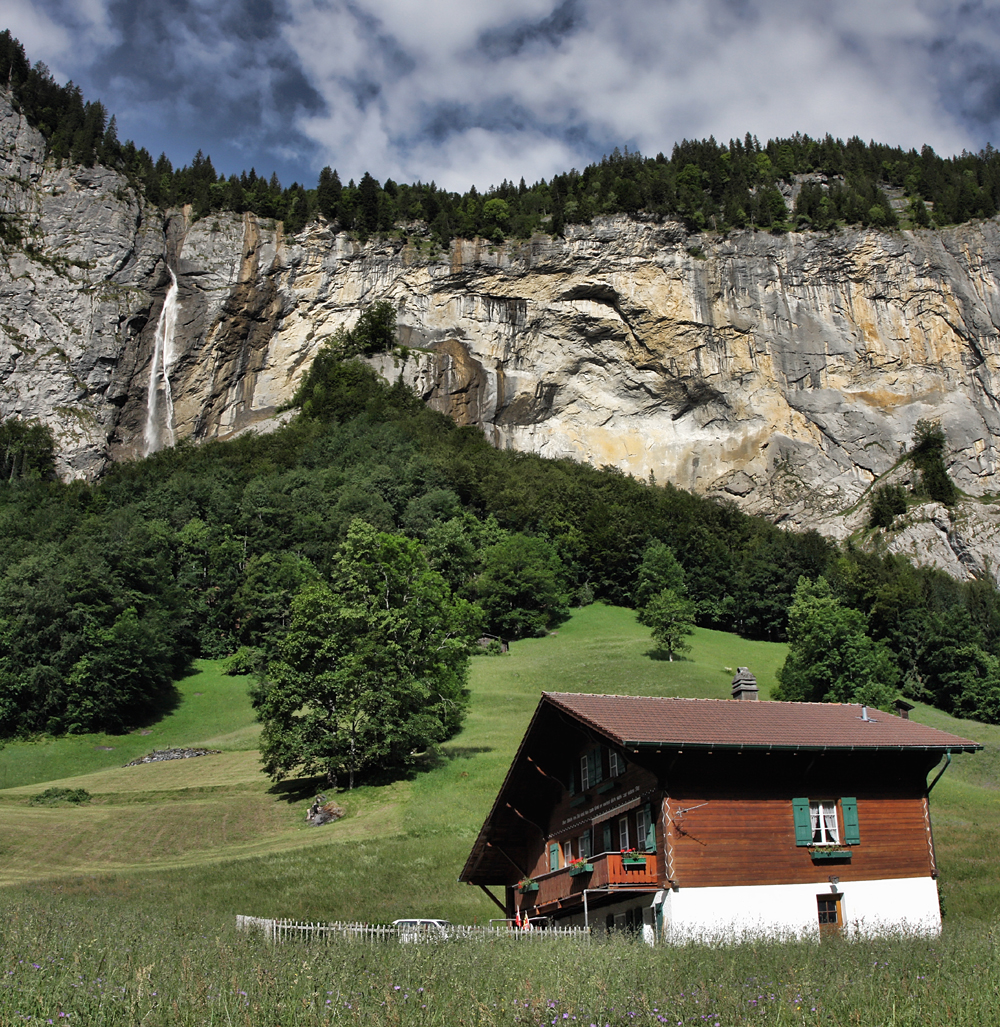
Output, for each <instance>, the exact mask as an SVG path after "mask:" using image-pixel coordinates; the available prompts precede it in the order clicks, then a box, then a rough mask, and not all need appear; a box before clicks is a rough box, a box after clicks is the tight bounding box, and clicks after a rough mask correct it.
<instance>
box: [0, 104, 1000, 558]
mask: <svg viewBox="0 0 1000 1027" xmlns="http://www.w3.org/2000/svg"><path fill="white" fill-rule="evenodd" d="M43 153H44V148H43V145H42V140H41V138H40V136H39V135H38V133H36V132H34V130H32V129H31V128H29V127H28V126H27V125H26V124H25V123H24V122H23V119H21V118H20V117H19V116H18V115H17V114H16V113H14V112H13V111H12V110H11V109H10V107H9V104H6V103H4V102H3V100H2V98H0V214H2V216H3V218H4V220H5V224H6V225H7V226H8V228H9V227H10V226H13V228H15V229H16V232H17V234H18V236H19V239H20V241H19V242H16V243H8V244H6V245H4V246H3V247H2V257H0V416H2V417H8V416H12V415H17V416H20V417H24V418H31V417H37V418H40V419H41V420H43V421H45V422H46V423H48V424H50V425H51V426H52V428H53V430H54V432H55V434H56V438H57V441H58V444H59V449H60V469H61V472H62V473H63V474H64V475H66V476H79V477H94V476H96V475H98V474H100V472H101V470H102V468H103V467H104V466H105V464H106V462H107V461H108V460H116V459H128V458H131V457H134V456H136V455H139V454H141V453H142V452H144V451H145V449H146V447H147V443H146V442H144V439H143V428H144V425H145V421H146V411H147V399H148V386H149V375H150V367H151V363H152V357H153V350H154V336H155V331H156V325H157V321H158V319H159V317H160V312H161V309H162V306H163V301H164V296H165V294H166V290H167V287H168V285H169V281H170V270H171V269H172V270H173V272H174V273H175V274H176V276H177V279H178V286H179V293H178V317H177V324H176V332H175V337H174V356H173V363H172V364H171V373H170V385H171V391H172V394H173V404H174V425H173V427H174V429H175V431H176V434H177V436H178V437H186V436H192V437H194V438H196V439H206V438H216V437H227V436H229V435H231V434H233V433H235V432H239V431H242V430H244V429H246V428H248V427H253V426H258V427H266V426H267V425H268V424H271V423H273V418H274V414H275V411H276V409H277V407H279V406H280V405H281V404H282V403H284V402H285V401H287V400H288V398H289V397H290V396H291V395H292V393H293V391H294V389H295V387H296V385H297V383H298V381H299V380H300V378H301V375H302V374H303V372H304V371H305V370H306V368H307V367H308V366H309V364H310V362H311V360H312V358H313V356H314V355H315V353H316V351H317V349H318V348H319V346H320V345H321V344H322V343H323V341H324V340H325V339H326V338H328V337H329V336H330V335H331V334H332V333H333V332H334V331H335V330H336V329H337V328H338V327H339V326H340V325H343V324H350V323H351V322H352V321H353V320H354V319H355V318H356V317H357V314H358V311H359V309H360V308H361V307H363V306H364V305H365V304H368V303H371V302H373V301H375V300H382V299H387V300H390V301H391V302H392V303H393V304H394V305H395V306H396V309H397V320H398V324H399V326H400V342H401V344H403V345H404V346H405V347H407V348H408V354H407V355H406V357H405V359H404V358H403V357H402V356H401V355H400V354H398V353H397V354H395V355H385V356H383V357H379V358H375V359H374V360H373V363H374V364H375V365H376V366H378V367H379V369H380V370H381V371H382V373H383V374H385V375H386V376H387V377H390V378H395V377H397V376H399V375H402V377H403V379H404V380H405V381H407V382H409V383H411V384H412V385H414V386H415V387H416V388H417V389H418V390H419V391H420V392H421V393H422V395H424V397H425V398H426V400H427V402H429V403H430V404H432V405H433V406H435V407H437V408H438V409H441V410H443V411H446V412H447V413H449V414H450V415H451V416H452V417H454V418H455V419H456V420H457V421H459V422H461V423H465V424H475V425H478V426H479V427H481V428H482V430H483V431H484V432H486V434H487V435H488V437H489V438H491V439H492V440H493V442H494V443H495V444H496V445H498V446H509V447H512V448H516V449H521V450H528V451H533V452H538V453H541V454H543V455H546V456H569V457H573V458H576V459H580V460H588V461H591V462H593V463H595V464H599V465H603V464H613V465H615V466H617V467H620V468H621V469H622V470H625V471H627V472H629V473H632V474H634V475H636V476H640V477H643V478H645V477H647V476H648V475H649V474H650V473H652V474H653V475H654V476H655V478H656V480H657V481H661V482H662V481H668V480H669V481H673V482H675V483H676V484H678V485H680V486H682V487H684V488H689V489H693V490H696V491H699V492H702V493H707V494H713V495H719V496H723V497H727V498H729V499H731V500H732V501H734V502H736V503H738V504H739V505H740V506H741V507H742V508H743V509H746V510H748V511H751V512H756V513H762V514H765V515H767V516H769V517H771V518H773V519H774V520H777V521H780V522H782V523H785V524H787V525H789V526H792V527H817V528H819V529H820V530H823V531H826V532H827V533H831V534H834V535H844V534H845V533H847V532H849V531H851V530H853V529H854V528H856V527H858V526H859V525H860V524H861V523H862V521H863V517H864V512H863V509H862V508H860V507H859V506H858V504H859V501H860V500H861V499H862V498H863V496H864V494H865V491H866V489H868V488H869V486H870V484H871V483H872V482H873V481H874V480H875V479H876V478H878V477H880V476H883V475H887V474H888V475H890V476H892V475H896V476H899V475H901V474H905V469H897V470H894V467H895V465H896V464H897V462H898V460H899V456H900V453H901V450H902V449H903V448H904V447H905V446H906V445H908V443H909V441H910V439H911V436H912V433H913V428H914V425H915V423H916V421H917V420H918V419H919V418H939V419H940V420H941V422H942V424H943V426H944V428H945V430H946V432H947V435H948V441H949V454H948V462H949V470H950V473H951V474H952V477H953V478H954V480H955V481H956V483H957V484H958V485H959V486H960V488H961V489H962V490H964V491H965V492H966V493H967V494H968V496H969V497H970V498H969V499H968V500H967V501H965V502H964V503H963V504H961V505H960V507H959V508H958V509H957V510H956V511H955V512H953V513H951V514H949V512H948V511H945V510H943V509H942V508H936V507H931V506H929V507H926V508H923V509H922V510H919V511H916V512H915V513H914V514H912V515H911V516H910V518H909V521H908V524H907V525H906V526H905V527H903V528H901V529H900V530H899V531H897V532H896V533H895V534H893V535H891V536H890V539H889V544H890V546H891V547H895V548H898V549H900V550H902V551H906V552H911V553H914V554H916V555H919V556H920V558H922V559H925V560H930V561H932V562H937V563H939V564H940V565H941V566H946V567H947V568H948V569H950V570H951V571H952V572H953V573H957V574H964V573H967V572H972V573H977V574H982V573H988V572H991V571H992V569H994V568H996V567H997V566H1000V559H997V557H1000V542H998V541H997V536H998V524H1000V517H998V516H997V515H996V511H995V509H994V507H993V506H992V505H991V504H989V503H984V502H982V500H984V499H988V497H989V496H991V495H992V494H993V493H996V492H998V491H1000V487H998V482H997V473H998V466H997V446H998V442H1000V409H998V402H997V397H998V395H1000V380H998V370H1000V287H998V269H1000V226H998V225H997V224H996V223H995V222H985V223H980V224H975V225H968V226H964V227H961V228H957V229H954V230H951V231H940V232H930V231H928V232H897V233H894V234H880V233H876V232H870V231H860V230H859V231H843V232H839V233H837V234H835V235H831V236H824V235H818V234H805V235H798V234H790V235H783V236H770V235H766V234H762V233H753V232H743V233H734V234H732V235H730V236H728V237H727V238H714V237H709V236H691V235H688V234H687V233H686V232H685V231H684V229H683V227H682V226H680V225H676V224H672V223H667V224H656V223H641V222H636V221H631V220H629V219H627V218H606V219H598V220H597V221H595V223H594V224H593V225H590V226H571V227H569V228H567V231H566V237H565V238H564V239H550V238H548V237H538V238H535V239H532V240H531V241H530V242H526V243H525V242H510V243H505V244H503V245H494V244H490V243H487V242H485V241H476V242H466V241H461V240H459V241H456V242H454V243H453V244H452V247H451V249H450V251H449V252H440V251H438V252H436V253H435V252H434V251H433V249H432V247H431V244H430V242H429V240H428V238H427V237H426V235H425V234H421V233H422V228H421V226H414V227H413V231H412V232H411V233H410V235H409V236H408V237H400V238H394V239H391V240H374V241H371V242H369V243H367V244H365V245H362V244H360V243H358V242H357V241H355V240H352V239H351V238H349V237H348V236H347V235H346V234H339V235H338V234H334V233H333V232H332V231H331V230H330V229H329V227H327V226H325V225H312V226H310V227H309V228H307V229H306V230H305V231H304V232H303V233H301V234H300V235H299V236H297V237H294V238H286V237H285V236H284V235H283V233H282V230H281V226H280V224H278V225H275V224H269V223H266V222H261V221H259V220H258V219H256V218H254V217H253V216H250V215H246V216H238V215H233V214H220V215H217V216H216V215H213V216H209V217H207V218H204V219H202V220H199V221H196V222H194V223H192V222H191V220H190V217H189V215H188V214H186V213H185V212H184V211H173V212H169V213H168V214H167V215H163V214H162V213H161V212H159V211H157V210H155V209H151V208H149V207H147V206H146V205H145V204H144V202H143V201H142V200H141V198H140V197H138V196H137V195H136V194H135V192H134V191H133V190H132V189H131V188H130V187H129V186H128V183H127V182H126V181H125V180H124V179H123V178H121V177H120V176H118V175H117V174H115V173H114V172H112V171H109V170H107V169H103V168H90V169H88V168H80V167H72V168H55V167H54V166H52V165H51V164H49V165H46V164H45V163H44V162H43ZM9 234H10V233H9V231H8V235H9Z"/></svg>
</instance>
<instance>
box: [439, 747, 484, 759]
mask: <svg viewBox="0 0 1000 1027" xmlns="http://www.w3.org/2000/svg"><path fill="white" fill-rule="evenodd" d="M441 751H442V752H443V753H444V754H445V756H447V757H448V759H450V760H471V759H472V757H473V756H479V755H481V754H482V753H484V752H493V747H492V746H490V745H445V746H442V747H441Z"/></svg>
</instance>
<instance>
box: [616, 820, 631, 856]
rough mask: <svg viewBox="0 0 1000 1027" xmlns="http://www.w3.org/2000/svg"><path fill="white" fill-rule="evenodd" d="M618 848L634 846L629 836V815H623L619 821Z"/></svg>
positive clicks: (623, 848)
mask: <svg viewBox="0 0 1000 1027" xmlns="http://www.w3.org/2000/svg"><path fill="white" fill-rule="evenodd" d="M618 848H619V849H622V850H623V851H624V850H625V849H631V848H632V846H631V844H630V843H629V837H628V817H622V818H621V820H619V821H618Z"/></svg>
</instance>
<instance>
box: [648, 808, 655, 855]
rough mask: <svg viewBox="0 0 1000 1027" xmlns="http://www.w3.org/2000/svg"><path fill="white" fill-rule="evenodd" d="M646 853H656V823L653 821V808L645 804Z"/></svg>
mask: <svg viewBox="0 0 1000 1027" xmlns="http://www.w3.org/2000/svg"><path fill="white" fill-rule="evenodd" d="M646 851H647V852H656V821H655V820H654V819H653V807H652V805H651V804H650V803H648V802H647V803H646Z"/></svg>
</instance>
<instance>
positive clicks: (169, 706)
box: [108, 671, 201, 735]
mask: <svg viewBox="0 0 1000 1027" xmlns="http://www.w3.org/2000/svg"><path fill="white" fill-rule="evenodd" d="M192 673H201V672H200V671H197V672H195V671H192ZM185 676H190V675H185ZM182 698H183V697H182V696H181V693H180V689H179V688H178V687H177V686H176V685H175V684H173V683H171V684H170V685H168V686H167V687H166V688H164V689H163V690H162V691H160V692H157V693H156V694H155V695H151V696H148V697H144V698H143V700H142V705H141V706H139V705H137V706H135V707H133V708H132V709H131V710H129V712H128V719H127V721H126V723H125V724H124V725H123V726H122V728H121V730H120V731H109V732H108V733H109V734H114V735H127V734H130V733H131V732H133V731H137V730H139V728H144V727H152V726H153V725H154V724H157V723H159V722H160V721H161V720H163V718H164V717H167V716H169V715H170V714H171V713H173V712H174V710H176V709H177V707H178V706H180V704H181V699H182Z"/></svg>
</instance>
